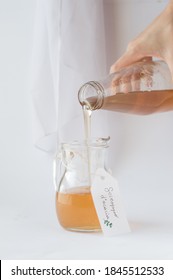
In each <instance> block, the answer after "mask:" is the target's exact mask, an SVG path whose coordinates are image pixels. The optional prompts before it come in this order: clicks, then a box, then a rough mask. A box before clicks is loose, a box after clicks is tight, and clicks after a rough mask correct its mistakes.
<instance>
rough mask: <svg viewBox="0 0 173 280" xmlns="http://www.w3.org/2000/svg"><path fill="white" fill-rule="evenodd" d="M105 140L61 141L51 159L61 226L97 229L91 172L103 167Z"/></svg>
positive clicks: (68, 228)
mask: <svg viewBox="0 0 173 280" xmlns="http://www.w3.org/2000/svg"><path fill="white" fill-rule="evenodd" d="M107 147H108V139H98V140H95V141H92V142H90V143H87V145H86V144H85V143H84V142H83V143H81V142H78V141H74V142H72V143H63V144H61V147H60V152H59V153H58V155H57V156H56V158H55V162H54V180H55V186H56V213H57V217H58V220H59V222H60V224H61V226H62V227H63V228H65V229H67V230H72V231H84V232H87V231H90V232H91V231H100V230H101V227H100V223H99V220H98V217H97V213H96V210H95V207H94V203H93V199H92V196H91V192H90V189H91V186H92V181H93V177H94V174H95V172H96V170H97V169H98V168H105V155H106V154H105V152H106V150H107Z"/></svg>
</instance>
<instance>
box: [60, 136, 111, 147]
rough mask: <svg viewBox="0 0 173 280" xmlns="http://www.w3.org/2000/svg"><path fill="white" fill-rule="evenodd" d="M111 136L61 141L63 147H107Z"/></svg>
mask: <svg viewBox="0 0 173 280" xmlns="http://www.w3.org/2000/svg"><path fill="white" fill-rule="evenodd" d="M109 141H110V137H107V138H93V139H91V140H89V141H86V140H74V141H71V142H63V143H61V148H69V147H73V148H76V147H80V148H85V149H86V148H107V147H108V146H109V145H108V144H109Z"/></svg>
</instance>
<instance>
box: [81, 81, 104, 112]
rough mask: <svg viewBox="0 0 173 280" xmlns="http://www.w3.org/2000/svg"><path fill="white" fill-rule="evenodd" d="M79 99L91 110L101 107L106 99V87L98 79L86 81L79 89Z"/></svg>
mask: <svg viewBox="0 0 173 280" xmlns="http://www.w3.org/2000/svg"><path fill="white" fill-rule="evenodd" d="M78 99H79V102H80V104H81V105H82V106H86V108H87V109H89V110H92V111H93V110H97V109H100V108H101V107H102V105H103V101H104V88H103V87H102V85H101V84H100V83H99V82H96V81H90V82H88V83H85V84H84V85H83V86H82V87H81V88H80V89H79V92H78Z"/></svg>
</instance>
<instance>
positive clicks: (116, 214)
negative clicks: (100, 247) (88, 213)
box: [91, 168, 130, 236]
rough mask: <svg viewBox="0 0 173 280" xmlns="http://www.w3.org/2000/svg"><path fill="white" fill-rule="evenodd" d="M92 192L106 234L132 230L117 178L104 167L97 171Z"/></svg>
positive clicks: (110, 234)
mask: <svg viewBox="0 0 173 280" xmlns="http://www.w3.org/2000/svg"><path fill="white" fill-rule="evenodd" d="M91 194H92V198H93V201H94V205H95V208H96V212H97V215H98V218H99V222H100V225H101V228H102V231H103V233H104V234H105V235H109V236H113V235H116V234H120V233H127V232H130V227H129V224H128V221H127V218H126V215H125V211H124V208H123V205H122V201H121V196H120V191H119V188H118V182H117V180H116V179H115V178H114V177H112V176H111V175H110V174H109V173H108V172H106V171H105V170H104V169H103V168H99V169H97V171H96V174H95V177H94V180H93V183H92V187H91Z"/></svg>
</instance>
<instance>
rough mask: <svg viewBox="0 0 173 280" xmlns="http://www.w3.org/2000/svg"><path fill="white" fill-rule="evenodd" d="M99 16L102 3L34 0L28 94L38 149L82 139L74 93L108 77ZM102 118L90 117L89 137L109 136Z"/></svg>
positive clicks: (103, 114) (51, 147) (102, 30)
mask: <svg viewBox="0 0 173 280" xmlns="http://www.w3.org/2000/svg"><path fill="white" fill-rule="evenodd" d="M104 17H105V10H104V1H102V0H94V1H93V0H87V1H86V0H63V1H62V0H49V1H47V0H38V3H37V10H36V21H35V34H34V49H33V67H32V69H33V71H32V76H33V78H32V95H33V102H34V122H33V124H34V142H35V144H36V146H37V147H38V148H40V149H43V150H45V151H48V152H54V151H55V150H56V148H57V144H58V143H59V142H62V141H71V140H74V139H79V138H83V136H84V135H83V133H84V129H83V115H82V110H81V106H80V105H79V102H78V98H77V92H78V89H79V87H80V86H81V85H82V84H83V83H84V82H87V81H88V80H93V79H96V80H97V79H100V78H101V77H104V76H105V75H106V74H108V73H109V66H110V65H108V63H107V61H108V58H107V55H106V51H107V50H106V48H107V47H106V36H108V35H106V36H105V19H104ZM106 114H107V113H106V112H103V113H102V114H101V116H98V114H93V115H95V116H93V126H92V128H93V129H92V131H93V136H101V137H102V136H107V135H108V134H109V132H108V131H107V128H106V125H104V123H106ZM97 118H98V121H94V119H97ZM99 123H101V125H99ZM104 127H105V130H104Z"/></svg>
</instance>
